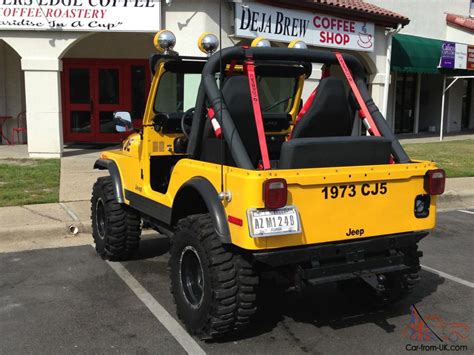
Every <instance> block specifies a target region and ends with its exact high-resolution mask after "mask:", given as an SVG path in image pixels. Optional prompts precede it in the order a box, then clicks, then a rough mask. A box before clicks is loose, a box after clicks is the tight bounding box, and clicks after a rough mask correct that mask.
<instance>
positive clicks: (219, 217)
mask: <svg viewBox="0 0 474 355" xmlns="http://www.w3.org/2000/svg"><path fill="white" fill-rule="evenodd" d="M190 189H191V190H193V191H194V192H195V193H197V194H198V195H199V196H200V197H201V198H202V200H203V201H204V203H205V205H206V208H207V210H208V211H209V214H210V215H211V219H212V222H213V223H214V228H215V231H216V233H217V235H218V236H219V239H220V240H221V242H222V243H224V244H229V243H231V242H232V241H231V237H230V229H229V224H228V222H227V214H226V212H225V209H224V206H223V205H222V202H221V200H220V198H219V194H218V192H217V190H216V189H215V188H214V186H213V185H212V184H211V183H210V182H209V180H207V179H205V178H203V177H193V178H192V179H190V180H188V181H187V182H185V183H184V184H183V185H182V186H181V187H180V188H179V190H178V192H177V193H176V196H175V198H174V201H173V212H172V214H173V217H172V220H173V221H174V222H177V220H176V216H175V205H176V203H177V201H179V200H180V199H181V198H183V195H184V194H187V192H189V190H190Z"/></svg>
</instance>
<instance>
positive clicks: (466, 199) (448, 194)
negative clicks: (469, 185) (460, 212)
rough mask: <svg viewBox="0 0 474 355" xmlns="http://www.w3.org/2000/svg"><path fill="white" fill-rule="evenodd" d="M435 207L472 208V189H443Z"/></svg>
mask: <svg viewBox="0 0 474 355" xmlns="http://www.w3.org/2000/svg"><path fill="white" fill-rule="evenodd" d="M437 208H438V209H439V210H448V209H451V210H453V209H459V208H474V191H472V190H467V191H459V192H456V191H445V193H444V194H442V195H441V196H440V197H438V204H437Z"/></svg>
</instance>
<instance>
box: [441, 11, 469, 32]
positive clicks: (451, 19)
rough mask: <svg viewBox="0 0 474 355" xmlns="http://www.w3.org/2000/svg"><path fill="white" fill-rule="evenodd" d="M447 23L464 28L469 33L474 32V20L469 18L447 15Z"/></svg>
mask: <svg viewBox="0 0 474 355" xmlns="http://www.w3.org/2000/svg"><path fill="white" fill-rule="evenodd" d="M446 23H448V24H450V25H455V26H458V27H462V29H463V30H467V31H469V32H474V19H472V18H470V17H467V16H461V15H455V14H447V15H446Z"/></svg>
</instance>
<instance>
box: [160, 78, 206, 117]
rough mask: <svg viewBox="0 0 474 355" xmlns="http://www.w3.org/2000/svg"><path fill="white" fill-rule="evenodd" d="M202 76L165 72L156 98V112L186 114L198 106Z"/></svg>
mask: <svg viewBox="0 0 474 355" xmlns="http://www.w3.org/2000/svg"><path fill="white" fill-rule="evenodd" d="M200 82H201V74H195V73H185V74H183V73H173V72H171V71H167V72H165V73H164V74H163V75H162V76H161V78H160V83H159V86H158V90H157V92H156V97H155V107H154V109H155V112H184V111H186V110H188V109H190V108H192V107H194V106H195V105H196V98H197V94H198V90H199V84H200Z"/></svg>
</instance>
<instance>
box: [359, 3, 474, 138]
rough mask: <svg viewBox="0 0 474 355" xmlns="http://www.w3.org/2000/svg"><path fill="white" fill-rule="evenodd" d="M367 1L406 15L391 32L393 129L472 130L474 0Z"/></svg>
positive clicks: (390, 107)
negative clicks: (396, 30)
mask: <svg viewBox="0 0 474 355" xmlns="http://www.w3.org/2000/svg"><path fill="white" fill-rule="evenodd" d="M368 2H371V3H374V4H377V5H383V6H384V7H386V8H388V9H390V10H393V11H397V12H399V13H401V14H409V15H410V25H409V26H406V27H404V28H402V29H401V30H400V31H399V33H397V34H395V35H394V36H393V48H392V56H391V85H390V91H389V95H388V109H387V114H386V118H387V120H388V121H389V122H390V124H391V126H392V128H393V130H394V132H395V133H397V134H418V133H421V134H426V133H430V134H437V135H440V136H442V135H444V134H447V133H451V134H460V133H463V132H464V133H469V134H470V133H474V90H473V85H474V84H473V77H474V46H473V45H474V19H473V18H472V17H470V9H471V8H474V1H473V0H452V1H435V0H426V1H410V0H396V1H394V0H368ZM428 8H429V12H427V9H428ZM472 15H474V13H472ZM443 92H445V95H444V96H445V97H444V100H443ZM443 101H444V104H443Z"/></svg>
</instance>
